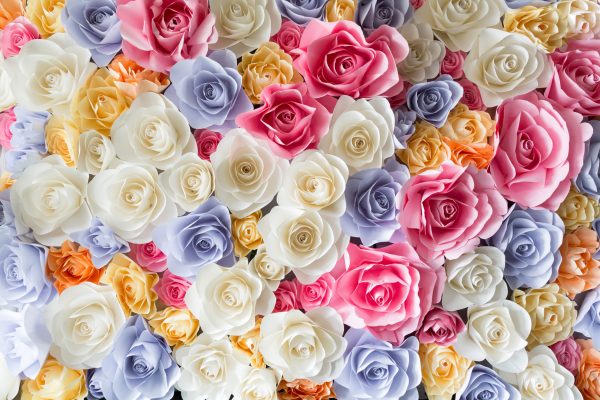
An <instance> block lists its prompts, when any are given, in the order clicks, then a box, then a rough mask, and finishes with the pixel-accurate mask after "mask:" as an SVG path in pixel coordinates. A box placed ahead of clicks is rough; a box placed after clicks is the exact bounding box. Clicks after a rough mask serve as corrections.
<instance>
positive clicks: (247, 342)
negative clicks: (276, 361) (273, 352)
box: [229, 316, 265, 368]
mask: <svg viewBox="0 0 600 400" xmlns="http://www.w3.org/2000/svg"><path fill="white" fill-rule="evenodd" d="M261 322H262V317H260V316H257V317H256V323H255V324H254V328H252V329H250V330H249V331H248V332H246V333H244V334H243V335H241V336H233V335H232V336H230V337H229V340H230V341H231V344H232V345H233V347H234V348H235V349H236V350H237V351H238V352H240V353H241V354H243V355H244V356H246V357H247V358H248V361H249V362H250V364H251V365H252V366H253V367H254V368H265V361H264V360H263V356H262V354H260V352H259V351H258V341H259V339H260V323H261Z"/></svg>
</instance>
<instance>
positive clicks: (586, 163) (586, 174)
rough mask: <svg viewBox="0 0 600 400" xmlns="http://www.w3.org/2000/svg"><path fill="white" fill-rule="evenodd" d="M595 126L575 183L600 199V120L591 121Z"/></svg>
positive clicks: (587, 143)
mask: <svg viewBox="0 0 600 400" xmlns="http://www.w3.org/2000/svg"><path fill="white" fill-rule="evenodd" d="M589 124H590V125H591V126H592V128H593V132H592V137H591V138H590V140H589V141H587V142H585V155H584V157H583V165H582V167H581V171H580V172H579V175H577V178H576V179H575V185H576V186H577V188H578V189H579V190H580V191H582V192H584V193H586V194H589V195H590V196H592V197H594V198H595V199H597V200H599V199H600V122H599V121H596V120H591V121H589Z"/></svg>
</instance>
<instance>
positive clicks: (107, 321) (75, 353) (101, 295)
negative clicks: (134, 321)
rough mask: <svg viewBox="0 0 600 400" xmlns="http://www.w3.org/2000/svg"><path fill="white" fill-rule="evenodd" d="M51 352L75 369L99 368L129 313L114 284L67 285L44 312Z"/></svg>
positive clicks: (61, 361) (64, 363)
mask: <svg viewBox="0 0 600 400" xmlns="http://www.w3.org/2000/svg"><path fill="white" fill-rule="evenodd" d="M44 318H45V320H46V326H47V327H48V331H49V332H50V335H51V336H52V347H51V348H50V354H52V356H54V357H55V358H56V359H57V360H58V361H60V363H61V364H63V365H65V366H67V367H69V368H74V369H87V368H98V367H100V366H101V364H102V360H103V359H104V357H105V356H106V355H107V354H108V353H110V352H111V350H112V346H113V342H114V340H115V338H116V336H117V334H118V333H119V329H121V327H122V326H123V325H124V324H125V314H124V313H123V310H122V309H121V306H120V305H119V301H118V300H117V295H116V294H115V292H114V291H113V289H112V287H110V286H104V285H101V286H100V285H95V284H93V283H89V282H83V283H81V284H79V285H76V286H71V287H69V288H67V289H65V290H64V291H63V292H62V293H61V294H60V296H58V297H56V298H55V299H54V300H53V301H52V302H51V303H50V304H49V305H48V307H47V308H46V310H45V312H44Z"/></svg>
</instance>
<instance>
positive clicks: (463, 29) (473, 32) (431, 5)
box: [414, 0, 507, 51]
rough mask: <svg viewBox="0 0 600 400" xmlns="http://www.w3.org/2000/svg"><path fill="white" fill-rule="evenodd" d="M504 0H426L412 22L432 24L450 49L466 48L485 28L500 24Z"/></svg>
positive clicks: (462, 49) (471, 44) (469, 48)
mask: <svg viewBox="0 0 600 400" xmlns="http://www.w3.org/2000/svg"><path fill="white" fill-rule="evenodd" d="M506 9H507V7H506V3H505V2H504V0H468V1H465V0H428V1H426V2H425V3H424V4H423V7H420V8H419V9H418V10H417V11H416V12H415V17H414V19H415V22H424V23H427V24H429V25H431V28H432V29H433V32H434V33H435V35H436V36H437V37H438V38H439V39H440V40H442V41H443V42H444V43H445V44H446V47H448V49H449V50H450V51H459V50H461V51H469V50H471V47H472V46H473V43H474V42H475V41H476V40H477V36H478V35H479V33H480V32H481V31H482V30H484V29H485V28H491V27H500V18H501V17H502V15H503V14H504V12H505V11H506Z"/></svg>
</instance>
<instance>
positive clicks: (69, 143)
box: [46, 114, 79, 167]
mask: <svg viewBox="0 0 600 400" xmlns="http://www.w3.org/2000/svg"><path fill="white" fill-rule="evenodd" d="M46 146H47V147H48V153H50V154H58V155H59V156H60V157H61V158H62V159H63V160H64V161H65V164H67V165H68V166H69V167H74V166H75V165H76V164H77V154H78V149H79V129H78V128H77V125H75V123H74V122H73V121H72V120H71V119H69V118H67V117H65V116H62V115H57V114H55V115H53V116H52V117H50V120H48V124H46Z"/></svg>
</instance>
